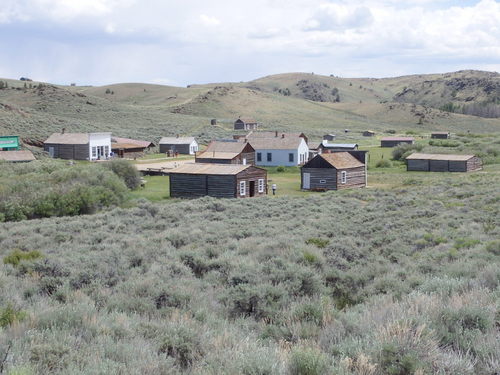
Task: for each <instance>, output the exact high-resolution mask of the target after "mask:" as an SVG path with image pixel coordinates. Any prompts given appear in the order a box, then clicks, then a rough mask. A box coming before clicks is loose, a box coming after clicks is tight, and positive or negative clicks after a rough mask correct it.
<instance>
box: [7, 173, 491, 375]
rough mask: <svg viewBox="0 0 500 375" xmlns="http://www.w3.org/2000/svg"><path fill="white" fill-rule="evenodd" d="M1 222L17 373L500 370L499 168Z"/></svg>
mask: <svg viewBox="0 0 500 375" xmlns="http://www.w3.org/2000/svg"><path fill="white" fill-rule="evenodd" d="M427 177H428V178H429V180H426V181H427V182H426V183H425V184H424V185H414V184H413V183H411V182H408V183H407V184H406V185H405V186H403V187H401V188H397V189H391V190H386V189H364V190H356V191H343V192H330V193H324V194H315V195H311V196H307V197H294V198H293V199H292V198H275V199H273V198H262V199H260V198H257V199H248V200H216V199H208V198H206V199H199V200H193V201H180V202H174V203H171V204H168V205H158V204H152V203H148V202H141V203H139V205H138V207H136V208H131V209H115V210H113V211H111V212H108V213H103V214H97V215H93V216H90V217H89V216H82V217H75V218H53V219H44V220H33V221H23V222H19V223H3V224H0V257H1V258H2V259H3V262H2V264H1V265H0V288H1V291H2V292H1V293H0V324H1V328H0V329H1V331H2V335H1V339H0V361H1V363H0V366H2V370H3V371H4V372H5V373H8V374H19V373H22V374H38V373H52V374H96V373H131V374H132V373H133V374H139V373H140V374H158V373H165V374H166V373H168V374H175V373H189V374H292V375H295V374H297V375H298V374H332V373H335V374H344V375H348V374H353V375H354V374H358V375H359V374H373V375H382V374H389V373H391V374H415V373H416V374H419V373H420V374H431V373H432V374H434V373H443V374H471V375H472V374H480V375H483V374H484V375H487V374H489V375H491V374H494V373H495V371H497V369H498V361H499V357H498V355H499V353H500V347H499V341H498V339H497V338H498V337H497V334H498V330H497V326H496V325H497V324H498V297H499V296H498V291H499V289H498V288H499V285H500V284H499V283H500V273H499V269H500V268H499V267H498V265H499V260H500V252H499V251H500V247H499V246H500V243H499V242H498V238H499V235H500V232H499V228H500V226H499V225H497V224H498V217H499V214H500V212H499V207H500V205H499V204H498V203H499V201H498V194H497V193H498V188H497V187H498V186H499V184H500V180H499V177H498V174H491V173H488V174H484V173H473V174H427Z"/></svg>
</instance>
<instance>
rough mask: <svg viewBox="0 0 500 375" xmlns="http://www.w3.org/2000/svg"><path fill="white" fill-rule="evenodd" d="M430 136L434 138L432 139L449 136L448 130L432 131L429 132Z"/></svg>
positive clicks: (447, 137)
mask: <svg viewBox="0 0 500 375" xmlns="http://www.w3.org/2000/svg"><path fill="white" fill-rule="evenodd" d="M431 138H434V139H449V138H450V132H434V133H431Z"/></svg>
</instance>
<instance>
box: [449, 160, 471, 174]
mask: <svg viewBox="0 0 500 375" xmlns="http://www.w3.org/2000/svg"><path fill="white" fill-rule="evenodd" d="M448 171H450V172H467V161H462V160H450V161H449V163H448Z"/></svg>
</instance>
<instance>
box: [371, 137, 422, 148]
mask: <svg viewBox="0 0 500 375" xmlns="http://www.w3.org/2000/svg"><path fill="white" fill-rule="evenodd" d="M414 143H415V138H413V137H384V138H382V139H381V140H380V147H396V146H397V145H400V144H409V145H412V144H414Z"/></svg>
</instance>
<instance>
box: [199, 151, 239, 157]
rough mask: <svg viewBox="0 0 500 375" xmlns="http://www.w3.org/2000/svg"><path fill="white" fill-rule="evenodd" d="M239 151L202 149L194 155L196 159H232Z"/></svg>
mask: <svg viewBox="0 0 500 375" xmlns="http://www.w3.org/2000/svg"><path fill="white" fill-rule="evenodd" d="M239 154H240V153H239V152H218V151H210V152H207V151H203V152H202V153H200V154H198V155H196V158H197V159H234V158H235V157H237V156H238V155H239Z"/></svg>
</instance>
